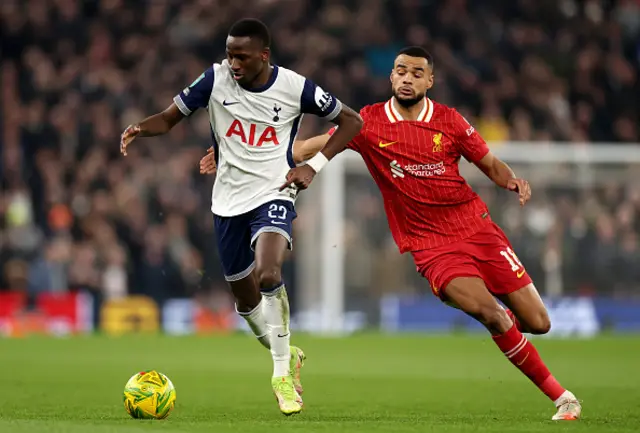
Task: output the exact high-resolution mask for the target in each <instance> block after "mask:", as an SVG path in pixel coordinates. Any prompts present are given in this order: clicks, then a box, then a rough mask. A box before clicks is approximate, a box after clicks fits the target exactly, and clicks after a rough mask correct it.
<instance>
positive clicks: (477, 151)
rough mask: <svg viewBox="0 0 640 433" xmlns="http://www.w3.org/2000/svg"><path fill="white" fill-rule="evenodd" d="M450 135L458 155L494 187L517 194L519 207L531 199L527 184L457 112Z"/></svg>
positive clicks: (455, 112)
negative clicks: (476, 168) (474, 167)
mask: <svg viewBox="0 0 640 433" xmlns="http://www.w3.org/2000/svg"><path fill="white" fill-rule="evenodd" d="M452 134H453V136H454V139H455V145H456V147H457V148H458V150H459V152H460V154H461V155H462V156H464V157H465V158H466V159H467V160H468V161H470V162H472V163H474V164H475V165H476V167H478V168H479V169H480V170H481V171H482V172H483V173H484V174H486V175H487V177H488V178H489V179H491V180H492V181H493V182H494V183H495V184H496V185H498V186H500V187H502V188H506V189H508V190H511V191H515V192H517V193H518V196H519V199H520V205H524V204H525V203H526V202H527V201H528V200H529V199H530V198H531V187H530V186H529V182H527V181H526V180H524V179H519V178H517V177H516V175H515V173H514V172H513V170H511V167H509V166H508V165H507V164H505V163H504V162H503V161H501V160H500V159H499V158H498V157H496V156H495V155H494V154H493V153H491V151H490V150H489V147H488V146H487V143H486V142H485V141H484V139H483V138H482V137H481V136H480V134H478V131H476V130H475V128H474V127H473V126H471V124H469V122H468V121H467V119H465V118H464V117H463V116H462V115H461V114H460V113H458V112H457V111H454V113H453V122H452Z"/></svg>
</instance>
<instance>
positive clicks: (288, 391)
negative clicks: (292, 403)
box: [276, 382, 295, 400]
mask: <svg viewBox="0 0 640 433" xmlns="http://www.w3.org/2000/svg"><path fill="white" fill-rule="evenodd" d="M276 389H277V390H278V392H279V393H280V394H281V395H282V396H283V397H284V398H285V399H287V400H295V394H294V391H293V387H291V386H289V383H288V382H278V386H277V387H276Z"/></svg>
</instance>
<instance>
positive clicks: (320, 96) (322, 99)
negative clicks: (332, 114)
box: [314, 86, 333, 111]
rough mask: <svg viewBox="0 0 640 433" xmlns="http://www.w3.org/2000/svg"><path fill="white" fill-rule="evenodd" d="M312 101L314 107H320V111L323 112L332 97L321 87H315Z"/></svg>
mask: <svg viewBox="0 0 640 433" xmlns="http://www.w3.org/2000/svg"><path fill="white" fill-rule="evenodd" d="M314 99H315V101H316V105H317V106H318V107H320V109H321V110H322V111H325V110H326V109H327V108H329V106H330V105H331V102H332V100H333V97H332V96H331V95H330V94H329V93H327V92H325V91H324V90H323V89H322V87H320V86H317V87H316V93H315V96H314Z"/></svg>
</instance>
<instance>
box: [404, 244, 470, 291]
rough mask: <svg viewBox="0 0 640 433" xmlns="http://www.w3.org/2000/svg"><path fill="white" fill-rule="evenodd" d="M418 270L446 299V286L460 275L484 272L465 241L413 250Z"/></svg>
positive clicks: (467, 275)
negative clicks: (469, 251) (467, 249)
mask: <svg viewBox="0 0 640 433" xmlns="http://www.w3.org/2000/svg"><path fill="white" fill-rule="evenodd" d="M412 255H413V260H414V263H415V264H416V269H417V271H418V272H419V273H420V274H421V275H422V276H423V277H425V278H426V279H427V280H428V281H429V284H430V285H431V291H432V292H433V294H434V295H435V296H437V297H438V298H440V299H441V300H443V301H444V300H445V299H446V297H445V292H446V287H447V286H448V285H449V283H450V282H451V281H452V280H453V279H454V278H458V277H475V278H481V277H482V273H481V272H480V269H479V268H478V266H477V263H476V262H475V259H474V258H473V256H472V255H471V254H467V253H466V247H465V244H464V242H463V241H460V242H455V243H453V244H449V245H443V246H440V247H435V248H431V249H428V250H422V251H414V252H412Z"/></svg>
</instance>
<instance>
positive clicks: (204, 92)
mask: <svg viewBox="0 0 640 433" xmlns="http://www.w3.org/2000/svg"><path fill="white" fill-rule="evenodd" d="M269 46H270V35H269V30H268V28H267V27H266V26H265V25H264V24H263V23H262V22H260V21H258V20H253V19H245V20H241V21H238V22H237V23H235V24H234V25H233V26H232V27H231V29H230V31H229V34H228V37H227V41H226V49H227V58H226V60H223V61H222V62H221V63H219V64H218V63H216V64H214V65H212V66H211V67H210V68H208V69H207V70H206V71H204V72H203V73H202V74H201V75H200V76H199V77H198V78H197V79H196V80H195V81H194V82H193V83H191V84H190V85H189V86H188V87H186V88H185V89H184V90H183V91H182V92H180V94H178V95H177V96H176V97H175V98H174V99H173V103H172V104H171V105H170V106H169V107H168V108H167V109H166V110H164V111H163V112H161V113H158V114H155V115H153V116H151V117H148V118H146V119H144V120H143V121H141V122H140V123H137V124H134V125H131V126H129V127H127V129H126V130H125V131H124V132H123V133H122V137H121V143H120V146H121V152H122V153H123V154H124V155H126V154H127V146H128V145H129V144H130V143H131V142H132V140H134V139H135V138H136V137H152V136H156V135H161V134H165V133H167V132H169V130H171V128H173V127H174V126H175V125H176V124H177V123H178V122H180V121H181V120H182V119H183V118H185V117H188V116H190V115H191V114H192V113H193V112H195V111H196V110H197V109H199V108H204V109H206V110H207V111H208V114H209V120H210V123H211V131H212V138H213V147H214V149H215V150H214V151H215V156H216V163H217V167H218V172H217V176H216V180H215V184H214V187H213V193H212V206H211V210H212V212H213V214H214V221H215V229H216V238H217V243H218V249H219V253H220V257H221V261H222V267H223V269H224V273H225V279H226V280H227V281H228V282H229V284H230V286H231V290H232V292H233V294H234V296H235V298H236V308H237V311H238V313H239V314H240V315H241V316H242V317H243V318H244V319H245V320H246V321H247V323H248V324H249V326H250V328H251V330H252V331H253V333H254V334H255V335H256V337H257V338H258V340H259V341H260V342H261V343H262V344H263V345H264V346H265V347H267V348H269V349H270V350H271V354H272V357H273V364H274V370H273V377H272V387H273V391H274V393H275V395H276V398H277V400H278V404H279V406H280V410H281V411H282V413H284V414H285V415H291V414H294V413H298V412H300V411H301V410H302V398H301V393H302V385H301V383H300V368H301V367H302V362H303V361H304V358H305V356H304V353H303V352H302V351H301V350H300V349H298V348H296V347H294V346H290V344H289V338H290V331H289V301H288V299H287V292H286V289H285V285H284V283H283V281H282V277H281V267H282V262H283V260H284V255H285V253H286V250H287V249H291V246H292V239H291V232H292V221H293V219H294V218H295V217H296V212H295V209H294V202H295V199H296V196H297V193H298V190H300V189H305V188H307V187H308V186H309V183H310V182H311V181H312V179H313V177H314V176H315V174H316V173H317V172H318V171H320V169H322V167H323V166H324V165H325V164H326V163H327V162H328V161H329V160H330V159H331V158H333V157H334V156H335V154H336V153H338V151H339V150H340V149H343V148H344V147H345V145H346V144H347V143H348V142H349V141H350V140H351V139H352V138H353V137H354V136H355V135H356V134H357V133H358V132H359V131H360V128H361V127H362V119H361V118H360V116H359V115H358V114H357V113H356V112H355V111H353V110H352V109H350V108H349V107H347V106H345V105H343V104H342V103H341V102H340V101H339V100H338V99H337V98H336V97H335V96H333V95H331V94H330V93H328V92H325V91H324V90H323V89H322V88H321V87H319V86H317V85H316V84H314V83H313V82H312V81H310V80H308V79H306V78H304V77H303V76H301V75H299V74H297V73H295V72H293V71H290V70H288V69H285V68H282V67H278V66H276V65H272V64H271V63H270V49H269ZM305 113H312V114H315V115H317V116H320V117H323V118H325V119H327V120H330V121H332V122H333V123H335V124H337V125H339V126H340V128H338V129H337V131H336V133H335V134H334V135H333V136H332V137H331V139H330V141H329V142H328V143H327V145H326V146H325V148H324V150H323V151H322V152H321V153H319V154H317V155H316V156H315V157H313V158H312V159H310V160H309V161H308V162H307V164H304V165H301V166H298V167H296V164H295V162H294V159H293V143H294V141H295V139H296V135H297V133H298V128H299V126H300V121H301V119H302V116H303V114H305ZM285 178H286V179H287V181H288V182H290V185H289V186H288V187H286V188H284V189H283V190H281V186H282V180H283V179H285Z"/></svg>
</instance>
